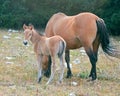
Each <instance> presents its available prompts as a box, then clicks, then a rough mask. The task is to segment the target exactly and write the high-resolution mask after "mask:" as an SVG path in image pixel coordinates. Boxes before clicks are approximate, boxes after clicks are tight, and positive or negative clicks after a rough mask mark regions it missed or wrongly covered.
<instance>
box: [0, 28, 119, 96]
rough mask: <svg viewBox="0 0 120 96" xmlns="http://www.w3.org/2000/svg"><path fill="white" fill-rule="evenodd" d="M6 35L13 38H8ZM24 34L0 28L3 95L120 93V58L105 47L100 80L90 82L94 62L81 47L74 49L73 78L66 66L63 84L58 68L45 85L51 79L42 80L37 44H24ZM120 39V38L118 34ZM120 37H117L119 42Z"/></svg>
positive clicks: (0, 90) (110, 95)
mask: <svg viewBox="0 0 120 96" xmlns="http://www.w3.org/2000/svg"><path fill="white" fill-rule="evenodd" d="M3 36H10V38H9V39H4V38H3ZM18 37H20V38H18ZM23 38H24V37H23V33H20V32H19V33H12V34H8V33H7V32H6V31H5V30H0V48H1V50H0V96H69V94H70V93H74V94H76V96H120V60H118V59H115V58H111V59H112V60H110V59H108V58H107V57H106V56H105V55H104V53H103V52H102V51H101V48H100V49H99V59H98V62H97V75H98V80H97V81H96V82H94V83H93V82H87V77H88V75H89V72H90V68H91V64H90V62H89V59H88V57H87V56H86V55H82V54H81V53H80V51H79V49H77V50H72V51H71V64H72V72H73V77H72V78H71V79H66V78H65V76H66V70H67V69H65V74H64V79H63V83H62V84H61V85H59V84H57V80H58V76H59V75H58V74H57V73H58V71H57V72H56V74H55V78H54V80H53V81H52V82H51V84H50V85H48V86H46V85H45V84H46V82H47V80H48V78H46V77H43V78H42V81H41V83H40V84H38V83H37V64H36V58H35V54H34V52H33V46H32V45H31V43H29V45H30V46H27V47H26V46H24V45H23V44H22V41H23ZM117 40H118V41H119V39H118V38H117ZM118 41H115V42H116V44H118ZM6 57H12V59H8V58H6ZM76 58H78V59H80V64H73V61H74V60H75V59H76ZM10 62H11V63H10ZM57 66H58V67H59V64H58V65H57ZM71 82H77V85H76V86H73V85H72V84H71Z"/></svg>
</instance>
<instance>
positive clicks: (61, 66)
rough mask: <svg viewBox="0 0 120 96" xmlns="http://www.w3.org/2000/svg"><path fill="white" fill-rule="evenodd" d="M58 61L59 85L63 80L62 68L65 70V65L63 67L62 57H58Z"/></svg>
mask: <svg viewBox="0 0 120 96" xmlns="http://www.w3.org/2000/svg"><path fill="white" fill-rule="evenodd" d="M59 59H60V78H59V82H60V83H61V82H62V79H63V75H64V68H65V65H64V61H65V60H64V56H61V57H59Z"/></svg>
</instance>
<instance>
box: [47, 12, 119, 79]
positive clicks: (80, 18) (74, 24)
mask: <svg viewBox="0 0 120 96" xmlns="http://www.w3.org/2000/svg"><path fill="white" fill-rule="evenodd" d="M45 33H46V36H47V37H51V36H54V35H60V36H61V37H63V39H64V40H65V41H66V44H67V46H66V54H65V59H66V62H67V68H68V71H67V77H71V75H72V73H71V69H70V66H69V62H70V58H69V54H70V52H69V50H71V49H77V48H80V47H84V49H85V51H86V53H87V55H88V57H89V60H90V62H91V65H92V68H91V72H90V75H89V77H91V79H92V80H95V79H96V78H97V75H96V62H97V60H98V48H99V45H100V44H101V46H102V49H103V51H104V52H105V53H107V54H108V55H110V56H113V57H118V58H119V57H120V53H118V51H116V50H115V49H114V48H113V47H112V46H110V40H109V35H108V30H107V28H106V24H105V22H104V20H103V19H101V18H99V17H98V16H96V15H95V14H92V13H89V12H84V13H80V14H78V15H74V16H66V15H65V14H64V13H56V14H54V15H53V16H52V17H51V18H50V20H49V21H48V23H47V26H46V29H45Z"/></svg>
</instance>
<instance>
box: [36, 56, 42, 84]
mask: <svg viewBox="0 0 120 96" xmlns="http://www.w3.org/2000/svg"><path fill="white" fill-rule="evenodd" d="M37 61H38V83H39V82H40V81H41V79H42V55H37Z"/></svg>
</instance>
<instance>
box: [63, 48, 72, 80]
mask: <svg viewBox="0 0 120 96" xmlns="http://www.w3.org/2000/svg"><path fill="white" fill-rule="evenodd" d="M65 60H66V63H67V69H68V70H67V76H66V77H67V78H70V77H71V76H72V72H71V69H70V64H69V63H70V51H69V50H66V51H65Z"/></svg>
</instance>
